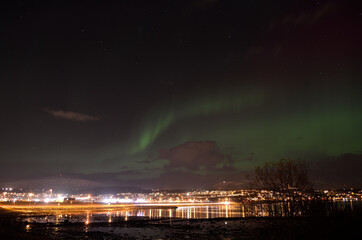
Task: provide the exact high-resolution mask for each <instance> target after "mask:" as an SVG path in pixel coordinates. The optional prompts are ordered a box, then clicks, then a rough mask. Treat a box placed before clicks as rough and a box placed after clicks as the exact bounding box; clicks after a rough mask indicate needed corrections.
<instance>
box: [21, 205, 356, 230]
mask: <svg viewBox="0 0 362 240" xmlns="http://www.w3.org/2000/svg"><path fill="white" fill-rule="evenodd" d="M355 204H357V202H356V203H355ZM334 205H335V206H336V207H337V208H341V209H342V208H344V207H346V203H344V202H343V203H334ZM350 205H351V206H350V208H352V209H353V205H352V203H350ZM358 205H361V203H360V202H358ZM269 213H270V205H268V204H230V205H229V204H218V205H199V206H181V207H178V208H171V207H170V208H167V207H162V208H157V207H150V208H147V207H144V208H109V209H103V210H99V209H97V210H94V209H93V210H92V209H90V210H86V211H78V212H76V211H69V210H67V209H63V210H60V209H59V210H56V211H54V210H52V211H48V212H47V211H40V212H37V211H36V210H30V211H28V212H27V213H24V215H23V216H25V218H24V221H26V222H28V223H33V222H36V223H53V224H63V223H68V222H69V223H84V224H85V225H88V224H90V223H107V222H108V223H113V222H117V221H118V222H119V221H128V220H131V219H132V220H137V219H161V218H162V219H177V218H181V219H209V218H246V217H267V216H269Z"/></svg>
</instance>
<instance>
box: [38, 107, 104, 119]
mask: <svg viewBox="0 0 362 240" xmlns="http://www.w3.org/2000/svg"><path fill="white" fill-rule="evenodd" d="M44 111H46V112H47V113H49V114H50V115H52V116H54V117H56V118H63V119H67V120H71V121H76V122H86V121H97V120H99V117H95V116H91V115H87V114H83V113H79V112H67V111H63V110H50V109H44Z"/></svg>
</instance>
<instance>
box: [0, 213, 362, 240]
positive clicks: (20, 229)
mask: <svg viewBox="0 0 362 240" xmlns="http://www.w3.org/2000/svg"><path fill="white" fill-rule="evenodd" d="M361 219H362V218H361V216H360V215H345V214H340V215H338V216H333V217H321V218H293V219H288V218H283V219H275V218H234V219H230V218H228V219H226V218H223V219H221V218H218V219H193V220H189V219H172V220H170V219H158V220H139V219H129V220H128V221H119V222H111V223H90V224H88V225H86V224H84V223H60V224H51V223H47V224H44V223H38V224H34V223H31V224H29V223H28V222H26V221H24V219H22V217H20V215H19V214H18V213H15V212H11V211H8V210H4V209H1V208H0V239H34V240H36V239H38V240H39V239H109V240H111V239H346V238H348V237H353V238H355V237H356V236H359V234H360V233H359V227H360V226H361V223H362V221H361Z"/></svg>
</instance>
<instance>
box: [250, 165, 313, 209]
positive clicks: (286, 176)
mask: <svg viewBox="0 0 362 240" xmlns="http://www.w3.org/2000/svg"><path fill="white" fill-rule="evenodd" d="M308 173H309V168H308V165H307V164H306V162H302V161H294V160H292V159H281V160H279V161H276V162H266V163H265V164H264V166H262V167H256V169H255V172H254V176H253V179H252V186H253V188H256V189H260V190H269V191H272V192H273V195H274V201H273V204H271V205H270V210H271V211H270V214H271V215H273V216H281V215H284V216H296V215H303V214H304V212H305V207H304V206H306V204H305V201H304V200H305V193H307V192H310V191H311V190H312V189H313V183H312V182H311V181H310V180H309V176H308V175H309V174H308Z"/></svg>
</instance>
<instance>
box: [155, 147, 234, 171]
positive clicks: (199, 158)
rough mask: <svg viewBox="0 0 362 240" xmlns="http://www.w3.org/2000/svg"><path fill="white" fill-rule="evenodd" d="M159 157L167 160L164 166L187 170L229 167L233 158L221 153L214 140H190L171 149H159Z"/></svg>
mask: <svg viewBox="0 0 362 240" xmlns="http://www.w3.org/2000/svg"><path fill="white" fill-rule="evenodd" d="M159 159H167V160H169V165H166V168H168V169H173V168H180V167H183V168H185V169H187V170H200V169H207V170H215V169H219V168H230V167H231V165H232V163H233V160H232V158H231V157H230V156H227V155H225V154H223V153H222V152H221V151H220V149H219V148H218V146H217V144H216V142H214V141H190V142H185V143H183V144H180V145H178V146H176V147H173V148H171V149H165V150H161V151H160V155H159Z"/></svg>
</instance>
